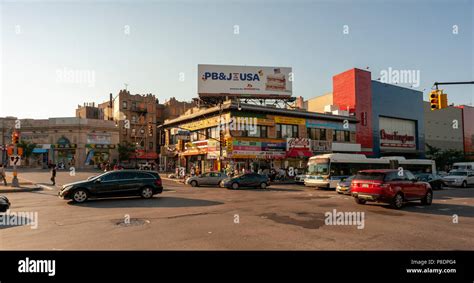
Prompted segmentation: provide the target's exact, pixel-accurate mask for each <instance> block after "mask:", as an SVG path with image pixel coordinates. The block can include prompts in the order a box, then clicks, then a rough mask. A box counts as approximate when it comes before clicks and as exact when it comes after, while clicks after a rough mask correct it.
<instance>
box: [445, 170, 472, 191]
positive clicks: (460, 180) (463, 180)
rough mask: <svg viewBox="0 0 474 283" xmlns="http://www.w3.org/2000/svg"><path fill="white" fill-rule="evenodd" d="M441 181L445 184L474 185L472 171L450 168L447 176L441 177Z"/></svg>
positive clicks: (456, 185)
mask: <svg viewBox="0 0 474 283" xmlns="http://www.w3.org/2000/svg"><path fill="white" fill-rule="evenodd" d="M443 182H444V184H445V185H446V186H455V187H463V188H466V187H467V186H469V185H474V171H457V170H452V171H450V172H449V174H448V176H445V177H443Z"/></svg>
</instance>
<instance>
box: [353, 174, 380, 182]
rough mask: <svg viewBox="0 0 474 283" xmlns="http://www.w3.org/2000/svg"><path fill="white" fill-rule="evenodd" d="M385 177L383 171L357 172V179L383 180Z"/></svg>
mask: <svg viewBox="0 0 474 283" xmlns="http://www.w3.org/2000/svg"><path fill="white" fill-rule="evenodd" d="M384 177H385V173H382V172H359V173H357V175H356V177H355V179H357V180H376V181H383V178H384Z"/></svg>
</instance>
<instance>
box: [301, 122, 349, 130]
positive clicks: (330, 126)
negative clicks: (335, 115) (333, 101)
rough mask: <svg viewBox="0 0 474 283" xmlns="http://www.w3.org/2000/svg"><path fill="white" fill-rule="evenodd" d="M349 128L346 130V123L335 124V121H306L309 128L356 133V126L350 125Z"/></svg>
mask: <svg viewBox="0 0 474 283" xmlns="http://www.w3.org/2000/svg"><path fill="white" fill-rule="evenodd" d="M348 126H349V127H348V128H344V123H343V122H342V121H341V122H334V121H325V120H306V127H307V128H319V129H334V130H343V131H344V130H345V131H355V130H356V126H355V124H348Z"/></svg>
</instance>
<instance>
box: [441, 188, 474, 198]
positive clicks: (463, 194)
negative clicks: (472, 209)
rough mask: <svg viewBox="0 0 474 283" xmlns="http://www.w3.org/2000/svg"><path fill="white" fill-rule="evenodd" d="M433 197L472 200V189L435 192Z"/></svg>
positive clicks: (473, 195) (473, 192) (473, 191)
mask: <svg viewBox="0 0 474 283" xmlns="http://www.w3.org/2000/svg"><path fill="white" fill-rule="evenodd" d="M433 195H434V196H435V199H452V198H474V189H473V188H467V189H454V190H453V189H450V190H436V191H434V193H433Z"/></svg>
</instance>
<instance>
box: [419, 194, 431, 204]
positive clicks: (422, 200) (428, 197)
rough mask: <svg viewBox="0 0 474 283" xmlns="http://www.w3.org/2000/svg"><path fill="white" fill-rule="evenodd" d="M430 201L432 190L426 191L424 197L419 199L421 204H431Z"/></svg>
mask: <svg viewBox="0 0 474 283" xmlns="http://www.w3.org/2000/svg"><path fill="white" fill-rule="evenodd" d="M431 202H433V192H432V191H428V192H427V193H426V195H425V197H424V198H422V199H421V204H423V205H431Z"/></svg>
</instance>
